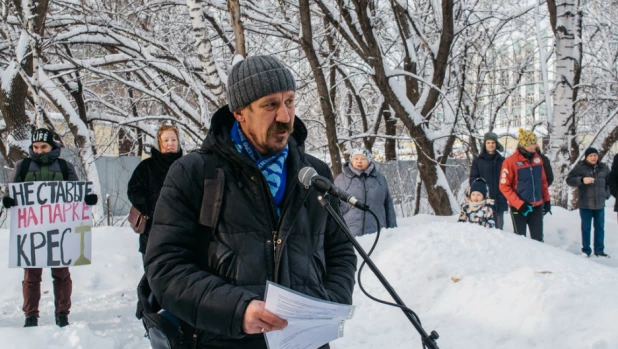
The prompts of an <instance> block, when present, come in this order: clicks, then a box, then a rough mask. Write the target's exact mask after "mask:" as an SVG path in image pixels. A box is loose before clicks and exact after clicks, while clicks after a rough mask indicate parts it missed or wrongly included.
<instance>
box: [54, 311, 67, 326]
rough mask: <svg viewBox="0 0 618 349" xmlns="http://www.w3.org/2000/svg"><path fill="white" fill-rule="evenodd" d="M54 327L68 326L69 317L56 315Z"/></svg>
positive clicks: (61, 314) (60, 314) (63, 314)
mask: <svg viewBox="0 0 618 349" xmlns="http://www.w3.org/2000/svg"><path fill="white" fill-rule="evenodd" d="M56 325H58V327H64V326H68V325H69V315H67V314H65V313H59V314H56Z"/></svg>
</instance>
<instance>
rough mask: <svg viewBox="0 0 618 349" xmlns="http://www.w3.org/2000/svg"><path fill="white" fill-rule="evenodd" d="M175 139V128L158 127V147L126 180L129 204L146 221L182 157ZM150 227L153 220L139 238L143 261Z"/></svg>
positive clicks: (152, 150)
mask: <svg viewBox="0 0 618 349" xmlns="http://www.w3.org/2000/svg"><path fill="white" fill-rule="evenodd" d="M178 136H179V135H178V130H177V129H176V128H175V127H173V126H170V125H163V126H161V128H159V130H158V131H157V145H155V146H154V147H152V149H151V152H150V155H151V156H150V157H149V158H148V159H145V160H144V161H142V162H140V163H139V165H137V167H136V168H135V170H134V171H133V174H132V175H131V179H129V185H128V186H127V195H128V197H129V201H130V202H131V205H133V206H134V207H135V208H136V209H137V210H138V211H139V212H140V213H142V214H144V215H146V216H148V217H152V215H153V214H154V210H155V207H156V205H157V200H159V193H160V192H161V187H163V181H164V180H165V176H166V175H167V171H169V169H170V166H172V163H173V162H174V161H176V160H178V159H179V158H180V157H181V156H182V150H181V149H180V146H179V144H178ZM151 227H152V219H149V220H148V221H147V222H146V228H145V229H144V233H143V234H140V235H139V252H140V253H142V257H143V254H144V253H146V246H147V244H148V236H149V235H150V229H151ZM142 259H143V258H142Z"/></svg>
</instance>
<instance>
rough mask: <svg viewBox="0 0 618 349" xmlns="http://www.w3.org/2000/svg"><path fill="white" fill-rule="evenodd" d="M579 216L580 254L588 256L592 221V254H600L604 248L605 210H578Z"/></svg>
mask: <svg viewBox="0 0 618 349" xmlns="http://www.w3.org/2000/svg"><path fill="white" fill-rule="evenodd" d="M579 216H580V217H581V219H582V252H584V253H586V254H588V255H590V254H591V253H592V250H591V249H590V224H591V223H592V220H593V219H594V253H595V254H597V253H602V252H603V249H604V248H605V246H604V245H603V240H604V239H605V208H602V209H600V210H588V209H584V208H580V209H579Z"/></svg>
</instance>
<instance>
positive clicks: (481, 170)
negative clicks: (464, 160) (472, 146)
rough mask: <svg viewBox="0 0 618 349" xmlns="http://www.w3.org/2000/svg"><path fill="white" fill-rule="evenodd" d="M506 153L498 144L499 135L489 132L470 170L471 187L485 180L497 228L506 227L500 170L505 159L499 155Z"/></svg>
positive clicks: (504, 201)
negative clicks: (492, 204)
mask: <svg viewBox="0 0 618 349" xmlns="http://www.w3.org/2000/svg"><path fill="white" fill-rule="evenodd" d="M498 151H501V152H502V151H504V147H503V146H502V144H500V142H498V135H496V134H495V133H493V132H487V133H486V134H485V137H483V146H482V148H481V154H479V156H477V157H476V158H475V159H474V160H473V161H472V167H471V168H470V186H472V184H473V183H474V181H475V180H477V179H479V178H483V179H484V180H485V182H486V183H487V186H488V187H489V193H488V194H487V199H490V200H493V202H494V210H493V211H494V220H495V222H496V228H498V229H502V228H503V227H504V212H506V210H508V205H507V203H506V198H505V197H504V194H502V192H501V191H500V183H499V182H500V169H501V168H502V163H503V162H504V157H503V156H502V155H500V153H498Z"/></svg>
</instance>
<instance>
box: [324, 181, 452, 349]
mask: <svg viewBox="0 0 618 349" xmlns="http://www.w3.org/2000/svg"><path fill="white" fill-rule="evenodd" d="M324 194H325V193H322V192H320V195H318V201H319V202H320V204H321V205H322V207H324V208H325V209H326V211H328V213H329V214H330V216H331V217H333V219H334V220H335V221H336V222H337V225H339V227H340V228H341V230H343V232H344V233H345V235H346V236H347V237H348V239H349V240H350V242H351V243H352V245H353V246H354V248H355V249H356V251H358V253H359V254H360V255H361V257H362V258H363V260H364V261H365V263H367V265H368V266H369V269H371V271H373V273H374V274H375V276H376V277H377V278H378V280H380V282H381V283H382V285H383V286H384V288H385V289H386V291H388V293H389V294H390V295H391V297H393V299H394V300H395V302H396V303H397V305H399V306H400V309H401V311H403V313H404V314H405V315H406V317H407V318H408V320H410V322H411V323H412V325H413V326H414V327H415V328H416V330H417V331H418V333H419V334H420V335H421V340H422V342H423V344H424V345H425V346H426V347H428V348H430V349H439V348H438V344H437V343H436V339H438V338H439V337H440V336H439V335H438V333H437V332H436V331H431V334H430V335H428V334H427V332H425V330H424V329H423V327H422V326H421V324H420V323H419V321H418V320H417V319H416V318H415V317H414V316H412V314H410V312H408V311H407V309H408V307H407V306H406V305H405V303H404V302H403V300H401V298H400V297H399V295H398V294H397V292H395V290H394V289H393V287H392V286H391V285H390V284H389V283H388V281H387V280H386V278H385V277H384V275H382V273H381V272H380V270H379V269H378V267H377V266H376V265H375V264H374V263H373V261H372V260H371V258H370V257H369V256H368V255H367V253H366V252H365V250H363V247H362V246H361V245H360V244H359V243H358V241H356V239H355V238H354V236H352V233H350V230H349V229H348V226H347V225H346V224H345V222H344V221H343V219H341V217H340V216H339V215H338V214H337V212H335V210H334V209H333V207H332V206H331V205H330V202H329V201H328V200H327V199H326V198H325V197H324Z"/></svg>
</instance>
